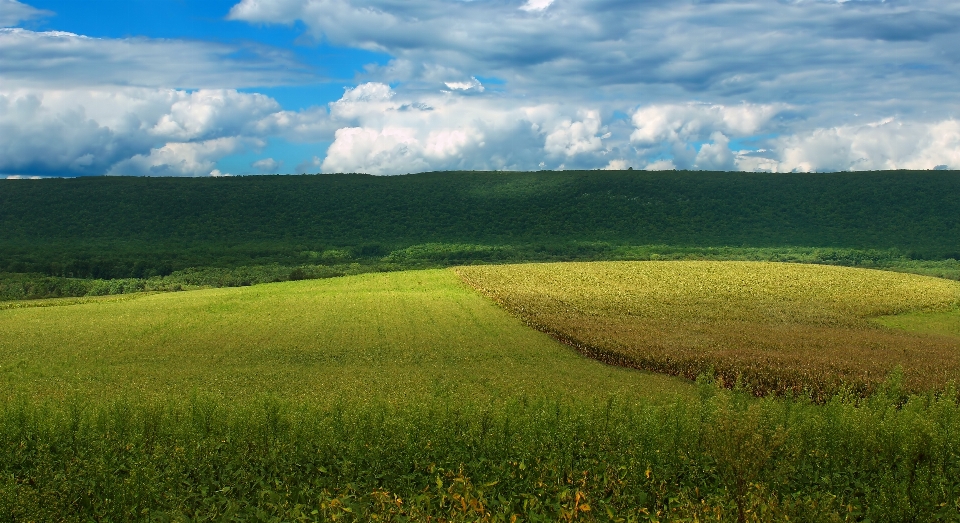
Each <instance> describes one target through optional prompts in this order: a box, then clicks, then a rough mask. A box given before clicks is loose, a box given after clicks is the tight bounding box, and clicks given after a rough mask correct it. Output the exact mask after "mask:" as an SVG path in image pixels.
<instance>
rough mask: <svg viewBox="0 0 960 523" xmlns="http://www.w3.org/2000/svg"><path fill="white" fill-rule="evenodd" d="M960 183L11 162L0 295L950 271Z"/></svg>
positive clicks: (956, 245) (956, 254)
mask: <svg viewBox="0 0 960 523" xmlns="http://www.w3.org/2000/svg"><path fill="white" fill-rule="evenodd" d="M958 193H960V175H958V173H956V172H941V171H937V172H905V171H897V172H877V173H832V174H777V175H770V174H756V173H710V172H660V173H654V172H639V171H629V172H628V171H623V172H611V171H603V172H598V171H587V172H538V173H490V172H450V173H423V174H416V175H408V176H397V177H373V176H366V175H317V176H268V177H259V176H253V177H241V178H226V179H172V178H113V177H111V178H103V177H96V178H83V179H57V180H10V181H4V183H2V184H0V230H2V231H3V234H2V235H0V299H30V298H46V297H58V296H80V295H97V294H106V293H110V294H116V293H119V292H129V291H130V290H176V289H178V288H181V289H182V288H195V287H198V286H214V287H217V286H221V287H222V286H231V285H249V284H252V283H263V282H272V281H286V280H296V279H301V278H314V277H326V276H334V275H342V274H356V273H359V272H373V271H389V270H398V269H411V268H426V267H443V266H449V265H456V264H463V263H476V262H484V263H490V262H496V263H503V262H524V261H569V260H627V259H629V260H637V259H650V257H652V256H662V257H665V258H667V259H677V258H679V259H686V258H694V259H751V260H769V261H782V260H788V261H808V262H813V263H829V264H841V265H852V266H874V267H886V268H894V269H896V270H906V271H911V272H918V271H919V272H923V273H930V274H934V275H938V276H948V277H952V278H955V279H960V265H958V262H957V261H956V260H958V259H960V220H958V218H957V217H958V216H960V201H958V200H957V199H956V197H955V195H956V194H958Z"/></svg>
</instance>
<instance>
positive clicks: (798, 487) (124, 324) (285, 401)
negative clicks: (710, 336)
mask: <svg viewBox="0 0 960 523" xmlns="http://www.w3.org/2000/svg"><path fill="white" fill-rule="evenodd" d="M583 267H584V266H583V265H577V264H569V265H530V266H501V267H471V268H467V269H460V272H461V275H464V274H469V275H472V276H474V277H476V276H477V275H480V276H482V277H483V278H481V279H480V280H477V279H474V280H473V283H474V284H476V283H477V281H483V282H485V283H487V284H489V283H490V282H491V281H497V280H495V278H494V276H497V275H499V276H500V277H502V276H504V275H511V277H512V278H514V279H513V280H510V281H513V282H514V283H517V284H521V283H522V284H523V285H521V286H520V287H519V288H517V289H511V288H510V287H509V286H508V285H506V284H504V282H503V281H499V284H500V287H498V289H500V290H501V291H503V290H510V291H511V292H513V294H511V295H510V296H511V297H512V298H511V299H514V300H515V301H514V302H510V303H513V304H514V307H511V308H512V309H513V311H514V312H518V311H519V312H520V313H521V316H523V313H524V311H523V310H521V309H518V308H516V307H515V305H516V304H517V303H520V302H519V301H516V300H518V299H519V298H523V300H525V301H523V302H522V303H525V304H530V303H541V302H542V300H543V296H542V295H543V293H544V290H545V289H546V290H548V291H549V292H548V293H547V294H549V295H550V296H551V298H550V300H547V301H548V302H549V303H550V304H552V305H551V307H552V308H551V309H550V310H551V311H553V312H555V313H556V315H555V316H551V317H556V318H568V319H569V318H573V319H575V320H583V318H585V317H593V318H594V319H595V320H596V319H597V318H601V319H602V318H604V317H608V318H609V317H616V318H619V319H620V320H623V321H631V322H636V321H639V320H642V319H643V318H644V317H646V318H648V319H649V318H653V319H658V321H660V320H663V321H667V320H671V318H672V320H671V321H674V322H675V323H674V324H673V325H674V326H681V327H682V326H689V325H692V324H696V325H700V326H701V327H704V326H708V327H709V326H713V327H716V326H717V325H720V326H727V327H729V326H730V325H731V324H723V322H722V321H720V320H719V319H718V318H721V319H722V317H724V316H725V315H733V316H734V317H735V318H736V319H737V321H738V322H739V323H738V325H740V326H741V327H743V326H744V325H745V324H746V323H752V324H754V325H757V326H759V327H758V328H761V329H768V330H767V331H766V332H767V333H769V332H771V331H769V329H770V328H773V327H776V326H777V325H780V326H781V327H782V325H783V324H785V323H786V324H793V325H800V326H801V327H804V328H806V327H809V326H810V325H811V324H815V325H820V326H822V327H824V328H829V329H837V328H842V329H848V330H847V331H844V332H882V333H887V334H889V333H891V332H899V333H902V335H903V336H914V337H916V336H920V337H921V338H922V337H924V336H932V335H933V334H929V333H930V332H940V336H941V337H943V338H944V339H953V338H952V337H951V336H953V334H952V333H953V332H954V330H953V329H955V325H954V324H953V323H952V320H953V318H954V316H953V315H954V312H953V311H952V309H950V307H951V306H952V304H953V303H954V301H952V300H955V298H956V296H957V295H956V294H955V291H956V285H957V284H956V283H954V282H949V281H946V280H935V279H929V278H928V279H923V278H919V277H915V276H910V275H900V274H894V273H880V272H877V271H853V272H843V271H842V270H839V269H836V268H829V267H814V266H794V265H762V264H753V265H750V264H736V263H732V264H725V265H724V264H714V265H709V264H706V265H700V266H696V265H691V264H683V263H681V262H674V263H672V264H671V263H648V264H647V265H643V264H622V265H617V264H606V265H605V264H591V265H589V267H593V268H594V270H593V271H592V272H590V273H589V274H587V275H586V276H589V277H583V276H584V274H583V271H582V269H583ZM604 267H606V269H605V270H598V269H600V268H604ZM618 267H619V268H620V270H612V269H615V268H618ZM638 267H641V268H644V270H646V269H649V268H656V269H657V270H658V271H659V273H658V274H651V273H650V272H649V271H648V272H644V271H643V270H641V271H639V272H637V268H638ZM677 267H688V268H691V267H698V268H699V269H700V270H699V271H696V274H697V275H699V277H698V278H692V279H691V278H689V276H690V272H691V271H688V274H686V275H683V274H681V275H679V276H684V277H679V276H678V275H677V274H674V275H673V279H671V278H667V277H666V276H668V274H667V273H669V272H670V270H671V269H674V268H677ZM747 267H749V268H754V269H756V268H762V269H763V270H762V271H759V272H760V273H762V274H763V276H764V277H763V278H760V279H759V280H758V281H759V283H758V284H757V285H755V286H754V287H752V288H748V289H747V290H748V291H751V292H754V294H751V293H750V292H747V293H744V288H743V286H742V285H739V286H738V285H731V284H730V282H729V281H724V278H723V276H724V275H727V276H731V275H733V276H736V275H739V278H740V280H739V281H740V282H741V284H742V279H743V273H744V268H747ZM628 269H629V270H628ZM705 269H709V270H705ZM625 270H626V271H627V273H625V272H624V271H625ZM482 271H499V272H482ZM523 271H530V272H529V273H526V274H524V273H523ZM571 271H572V272H571ZM577 271H580V273H578V272H577ZM630 271H633V272H630ZM805 271H806V272H805ZM818 271H825V272H818ZM832 271H833V272H832ZM836 271H840V272H836ZM654 272H656V271H654ZM748 272H753V273H757V271H756V270H753V271H748ZM577 274H580V277H574V276H576V275H577ZM631 275H632V276H631ZM817 275H819V276H817ZM811 276H814V277H815V278H813V280H810V277H811ZM851 276H855V277H854V278H852V279H851ZM804 277H807V280H804V279H803V278H804ZM644 278H646V279H645V280H644ZM678 278H679V279H678ZM818 278H819V279H818ZM912 278H919V279H912ZM640 281H644V282H646V283H645V284H644V285H640V284H639V283H638V282H640ZM807 281H818V282H820V283H821V284H822V285H821V286H811V285H807V284H806V283H805V282H807ZM564 285H567V286H568V287H564ZM658 285H659V286H658ZM491 288H492V287H491V286H489V285H488V286H487V287H484V289H485V291H486V292H487V293H489V292H490V289H491ZM671 288H673V289H675V290H674V291H673V294H671V293H670V292H669V289H671ZM571 289H575V290H576V289H579V291H578V293H579V294H577V293H574V294H576V295H575V296H574V295H573V294H570V293H569V291H570V290H571ZM676 289H685V290H683V292H679V293H678V292H677V291H676ZM705 290H709V291H710V295H712V296H714V297H716V296H720V295H722V296H724V299H723V300H714V301H712V302H710V303H709V304H708V305H710V306H709V307H706V306H705V303H703V302H701V303H690V302H689V299H690V298H691V297H696V296H699V295H702V293H703V292H705ZM518 291H523V292H518ZM641 291H644V292H646V294H644V292H641ZM761 291H762V292H761ZM801 291H803V292H807V293H808V294H807V295H804V296H803V299H792V300H791V299H789V298H790V297H791V296H793V297H796V296H797V295H798V293H799V294H803V292H801ZM867 291H869V292H867ZM558 292H560V294H557V293H558ZM563 293H567V294H563ZM658 293H659V294H658ZM503 296H504V295H503V294H500V295H497V298H498V299H500V301H501V302H502V303H507V302H506V300H504V299H503ZM538 296H539V298H537V297H538ZM651 296H655V297H657V299H656V300H652V299H651ZM745 296H746V297H752V299H758V300H759V299H760V298H762V297H763V296H766V299H765V300H760V304H759V305H758V304H757V303H754V302H751V301H750V300H748V299H745ZM614 297H615V298H616V299H613V298H614ZM557 298H563V299H557ZM894 298H895V299H894ZM537 299H539V300H541V302H537V301H536V300H537ZM598 299H600V300H601V301H602V302H604V303H607V305H606V306H605V307H607V308H603V307H599V308H598V305H597V303H598V302H597V300H598ZM531 300H532V301H531ZM551 300H552V301H551ZM631 304H632V305H631ZM508 305H509V303H508ZM627 305H630V307H633V308H630V307H627ZM634 306H635V307H634ZM591 307H594V308H593V309H591ZM625 309H629V311H628V312H630V314H611V312H616V311H619V312H620V313H622V312H623V311H624V310H625ZM531 310H532V309H531ZM543 310H544V309H537V311H539V312H540V313H541V315H540V316H538V318H543V317H546V316H544V315H543V314H542V312H543ZM917 310H923V311H925V312H923V313H918V312H916V311H917ZM529 312H530V310H528V311H527V313H529ZM891 312H898V313H903V314H897V315H894V316H890V315H889V314H888V313H891ZM574 313H575V314H576V315H575V316H562V314H568V315H569V314H574ZM884 314H887V315H884ZM644 315H646V316H644ZM526 318H527V319H528V320H529V317H526ZM679 320H682V321H679ZM676 321H679V323H676ZM690 322H693V323H690ZM804 322H806V323H804ZM873 322H885V323H888V324H889V325H894V324H896V325H895V326H897V327H899V328H900V330H898V331H893V330H891V329H890V328H889V327H885V326H877V325H875V324H874V323H873ZM601 323H602V322H601ZM603 325H606V326H607V327H609V326H610V325H611V324H610V323H609V322H607V323H603ZM622 325H623V324H622V323H621V326H622ZM771 326H773V327H771ZM713 327H711V328H713ZM911 329H913V330H915V331H916V330H919V331H922V332H921V333H919V334H917V333H913V334H911V333H910V332H909V331H910V330H911ZM801 330H802V329H801ZM606 332H608V333H609V332H611V331H609V330H608V331H606ZM704 332H706V331H704ZM737 332H738V333H739V334H742V333H743V332H745V331H744V330H743V329H741V331H737ZM790 332H792V331H790ZM798 332H800V331H798ZM614 334H622V331H617V332H614ZM698 335H699V336H702V335H703V333H702V332H701V333H699V334H698ZM831 339H833V338H831ZM911 339H912V338H911ZM917 339H919V338H917ZM754 356H756V354H754ZM828 356H833V357H836V356H838V354H837V353H836V352H834V353H830V354H828ZM839 356H843V354H839ZM840 359H842V357H841V358H840ZM958 518H960V406H958V402H957V391H956V389H950V388H947V389H944V390H943V391H942V393H941V394H939V395H935V394H932V393H927V394H920V395H909V394H907V393H906V391H905V390H904V388H903V382H902V380H901V379H900V378H898V377H897V375H896V374H895V373H894V374H893V375H891V377H890V378H889V379H888V380H887V381H886V382H885V383H883V384H880V385H878V386H877V390H876V392H874V393H872V394H870V395H868V396H866V397H856V398H854V397H844V396H834V397H831V398H828V399H825V400H824V401H823V403H822V404H816V403H813V402H810V401H806V400H804V399H782V398H775V397H767V398H759V399H758V398H754V397H752V396H751V395H750V394H749V393H746V392H743V391H730V390H727V389H723V388H720V387H718V386H717V385H716V384H714V383H711V380H710V379H707V378H706V377H705V376H702V377H701V379H700V380H698V382H697V383H691V382H690V381H687V380H683V379H680V378H676V377H670V376H666V375H663V374H654V373H650V372H645V371H638V370H633V369H627V368H619V367H614V366H609V365H605V364H602V363H599V362H597V361H594V360H592V359H588V358H585V357H583V356H581V355H579V354H578V353H577V352H575V351H574V350H573V349H571V348H570V347H568V346H566V345H563V344H561V343H559V342H557V341H555V340H554V339H553V338H551V337H550V336H548V335H547V334H544V333H542V332H539V331H536V330H534V329H531V328H529V327H528V326H527V325H525V324H524V323H523V322H522V321H521V319H519V318H517V317H516V316H514V315H511V313H510V312H508V311H507V310H504V309H503V308H501V307H500V306H498V305H497V304H495V303H494V302H492V301H490V300H488V299H486V298H484V297H483V296H482V295H481V294H480V293H478V292H476V291H475V290H474V289H472V288H470V287H468V286H466V285H464V284H463V283H462V281H461V280H460V279H459V278H458V275H457V274H456V273H455V272H454V271H452V270H426V271H409V272H396V273H386V274H365V275H358V276H349V277H343V278H336V279H327V280H310V281H300V282H283V283H274V284H266V285H258V286H252V287H242V288H227V289H207V290H196V291H187V292H174V293H158V294H139V295H122V296H107V297H99V298H71V299H64V300H41V301H32V302H10V303H6V304H4V305H3V307H2V308H0V521H18V522H19V521H37V522H40V521H64V522H87V521H374V520H379V521H437V522H476V521H481V522H501V521H502V522H515V521H616V522H622V521H649V522H653V521H656V522H665V521H734V520H739V521H786V520H790V521H810V522H821V521H891V522H905V523H906V522H914V521H956V520H957V519H958Z"/></svg>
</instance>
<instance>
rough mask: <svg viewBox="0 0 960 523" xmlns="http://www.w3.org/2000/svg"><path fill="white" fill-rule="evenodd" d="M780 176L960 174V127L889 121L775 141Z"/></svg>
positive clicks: (958, 123) (946, 122)
mask: <svg viewBox="0 0 960 523" xmlns="http://www.w3.org/2000/svg"><path fill="white" fill-rule="evenodd" d="M775 144H776V147H777V149H776V150H775V153H776V159H777V160H778V161H777V163H776V170H779V171H848V170H880V169H934V168H936V167H938V166H946V167H948V168H950V169H960V121H958V120H955V119H950V120H942V121H939V122H934V123H928V124H920V123H914V122H902V121H900V120H897V119H894V118H890V119H886V120H883V121H880V122H876V123H871V124H867V125H859V126H841V127H833V128H827V129H816V130H814V131H812V132H809V133H805V134H801V135H795V136H788V137H783V138H781V139H779V140H776V141H775Z"/></svg>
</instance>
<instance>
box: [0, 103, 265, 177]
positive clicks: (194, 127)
mask: <svg viewBox="0 0 960 523" xmlns="http://www.w3.org/2000/svg"><path fill="white" fill-rule="evenodd" d="M280 112H281V111H280V107H279V105H278V104H277V103H276V101H274V100H273V99H271V98H269V97H266V96H263V95H259V94H248V93H240V92H237V91H235V90H229V89H227V90H200V91H194V92H187V91H180V90H172V89H144V88H130V89H122V90H70V91H60V90H30V89H20V90H14V91H7V92H2V91H0V135H3V136H4V139H3V140H0V172H6V173H12V174H28V173H29V174H47V175H82V174H103V173H105V172H110V173H112V174H151V173H152V174H182V175H196V174H204V175H206V174H209V172H210V170H211V169H212V163H210V162H214V161H215V160H218V159H219V158H221V157H223V156H225V155H227V154H231V153H234V152H237V151H240V150H245V149H246V148H250V147H258V146H260V145H262V143H263V142H262V138H261V137H262V136H263V133H262V131H261V129H262V128H263V127H264V126H266V127H269V128H271V129H272V128H274V127H275V125H274V124H273V123H272V122H271V119H275V118H276V115H277V114H278V113H280ZM264 121H266V122H267V123H266V124H264V123H263V122H264ZM164 162H167V163H168V164H169V165H168V167H163V165H165V164H164ZM208 167H209V168H208ZM204 170H205V171H206V172H202V171H204Z"/></svg>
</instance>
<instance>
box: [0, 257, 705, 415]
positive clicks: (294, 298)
mask: <svg viewBox="0 0 960 523" xmlns="http://www.w3.org/2000/svg"><path fill="white" fill-rule="evenodd" d="M124 298H125V299H118V298H116V297H105V298H98V299H81V300H70V299H67V300H63V301H61V302H58V301H56V300H52V301H42V302H35V303H30V302H19V304H20V305H43V306H36V307H31V306H27V307H18V308H12V307H10V306H8V308H6V309H5V310H0V384H2V395H3V396H4V397H11V396H12V395H17V396H26V397H36V398H43V397H55V398H59V397H78V396H79V397H92V398H97V397H99V398H115V397H117V396H118V395H124V396H128V397H130V396H151V395H161V396H162V395H179V396H185V395H189V394H191V393H202V394H208V395H211V394H212V395H216V396H220V397H222V398H230V399H234V398H240V397H249V396H256V395H263V394H270V395H275V396H278V397H282V398H288V399H297V398H309V399H310V400H311V401H320V402H323V403H329V402H337V401H347V400H351V401H353V400H356V399H357V398H363V399H371V400H375V401H385V402H393V403H398V402H399V403H403V402H410V401H413V402H416V401H422V400H423V399H424V398H427V397H431V396H453V397H457V398H459V399H461V400H463V401H471V402H479V403H482V402H485V401H492V400H496V399H497V398H501V399H502V398H516V397H521V396H527V397H531V398H546V397H576V398H586V397H599V398H606V397H608V396H615V397H618V398H638V397H645V398H649V397H650V396H657V395H660V394H667V395H670V394H675V393H683V392H684V391H685V390H686V389H687V388H688V386H687V385H685V384H684V383H682V382H681V381H680V380H677V379H674V378H669V377H665V376H660V375H656V374H652V373H638V372H634V371H629V370H625V369H619V368H614V367H610V366H606V365H603V364H600V363H597V362H595V361H591V360H589V359H587V358H584V357H582V356H580V355H578V354H576V353H575V352H574V351H572V350H570V349H569V348H568V347H565V346H563V345H561V344H559V343H557V342H556V341H554V340H553V339H551V338H550V337H548V336H546V335H544V334H542V333H539V332H536V331H533V330H531V329H529V328H527V327H526V326H525V325H523V324H522V323H521V322H520V321H518V320H516V319H515V318H513V317H511V316H510V315H509V314H507V313H506V312H504V311H503V310H502V309H500V308H498V307H497V306H496V305H494V304H492V303H490V302H489V301H487V300H485V299H484V298H483V297H481V296H479V295H478V294H477V293H475V292H473V291H472V290H471V289H469V288H467V287H465V286H463V285H462V284H461V283H460V282H459V281H458V279H457V278H456V276H455V275H454V274H453V273H452V272H450V271H445V270H428V271H410V272H399V273H388V274H367V275H360V276H354V277H345V278H338V279H328V280H309V281H301V282H284V283H275V284H266V285H258V286H253V287H242V288H230V289H210V290H200V291H189V292H180V293H167V294H149V295H138V296H132V297H131V296H125V297H124ZM58 303H61V304H62V305H60V306H57V304H58Z"/></svg>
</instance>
